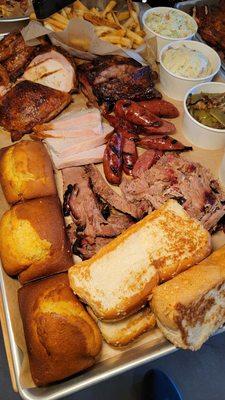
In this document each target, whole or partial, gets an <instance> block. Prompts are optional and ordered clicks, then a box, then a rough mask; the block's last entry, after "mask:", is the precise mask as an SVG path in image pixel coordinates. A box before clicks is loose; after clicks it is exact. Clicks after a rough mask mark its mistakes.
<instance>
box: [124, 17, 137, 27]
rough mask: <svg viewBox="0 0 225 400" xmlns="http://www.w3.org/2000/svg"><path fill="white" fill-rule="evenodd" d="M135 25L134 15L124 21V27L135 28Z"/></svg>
mask: <svg viewBox="0 0 225 400" xmlns="http://www.w3.org/2000/svg"><path fill="white" fill-rule="evenodd" d="M135 26H136V24H135V22H134V20H133V18H132V17H130V18H128V20H127V21H126V22H124V24H123V28H124V29H127V28H130V29H133V28H135Z"/></svg>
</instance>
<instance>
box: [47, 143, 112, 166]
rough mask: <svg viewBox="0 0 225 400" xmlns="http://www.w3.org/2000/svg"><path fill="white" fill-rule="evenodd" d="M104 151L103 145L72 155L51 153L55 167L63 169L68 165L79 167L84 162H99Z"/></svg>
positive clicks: (84, 163)
mask: <svg viewBox="0 0 225 400" xmlns="http://www.w3.org/2000/svg"><path fill="white" fill-rule="evenodd" d="M104 151H105V145H103V146H99V147H96V148H94V149H91V150H87V151H83V152H81V153H79V154H73V155H72V156H61V157H58V156H57V155H56V154H54V153H53V152H51V155H52V161H53V163H54V165H55V167H56V168H57V169H63V168H68V167H79V166H81V165H86V164H97V163H100V162H102V159H103V154H104Z"/></svg>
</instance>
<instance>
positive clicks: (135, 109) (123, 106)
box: [114, 100, 162, 127]
mask: <svg viewBox="0 0 225 400" xmlns="http://www.w3.org/2000/svg"><path fill="white" fill-rule="evenodd" d="M114 111H115V114H116V115H117V116H118V117H120V118H125V119H126V120H127V121H129V122H132V123H133V124H135V125H141V126H155V127H158V126H161V125H162V121H161V119H160V118H158V117H156V116H155V115H153V114H151V113H150V112H149V111H148V110H146V109H145V108H144V107H142V106H140V105H139V104H137V103H135V102H134V101H131V100H118V101H117V102H116V105H115V108H114Z"/></svg>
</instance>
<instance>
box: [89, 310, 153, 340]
mask: <svg viewBox="0 0 225 400" xmlns="http://www.w3.org/2000/svg"><path fill="white" fill-rule="evenodd" d="M87 311H88V313H89V314H90V315H91V317H92V318H93V319H94V320H95V321H96V322H97V324H98V327H99V329H100V331H101V334H102V336H103V338H104V340H105V341H106V342H107V343H108V344H109V345H111V346H113V347H124V346H127V345H129V344H130V343H132V342H133V341H134V340H137V339H138V338H139V337H140V336H141V335H143V334H144V333H146V332H148V331H150V330H152V329H153V328H154V327H155V324H156V319H155V316H154V314H153V312H152V311H151V310H150V308H149V307H145V308H143V309H141V310H139V311H138V312H137V313H135V314H133V315H131V316H129V317H127V318H125V319H123V320H122V321H116V322H113V323H109V322H102V321H100V320H98V318H97V317H96V316H95V314H94V313H93V311H92V310H91V308H90V307H88V308H87Z"/></svg>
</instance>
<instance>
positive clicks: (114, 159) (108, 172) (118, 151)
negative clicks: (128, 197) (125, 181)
mask: <svg viewBox="0 0 225 400" xmlns="http://www.w3.org/2000/svg"><path fill="white" fill-rule="evenodd" d="M122 151H123V137H122V135H121V134H120V133H118V132H115V133H113V135H112V137H111V139H110V140H109V142H108V143H107V145H106V148H105V151H104V155H103V169H104V173H105V177H106V179H107V181H108V182H109V183H111V184H112V185H119V184H120V183H121V179H122V166H123V159H122Z"/></svg>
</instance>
